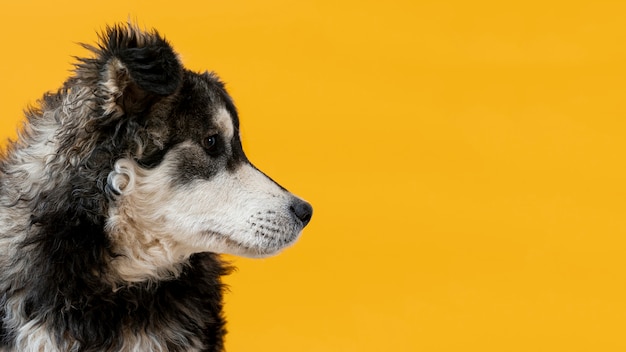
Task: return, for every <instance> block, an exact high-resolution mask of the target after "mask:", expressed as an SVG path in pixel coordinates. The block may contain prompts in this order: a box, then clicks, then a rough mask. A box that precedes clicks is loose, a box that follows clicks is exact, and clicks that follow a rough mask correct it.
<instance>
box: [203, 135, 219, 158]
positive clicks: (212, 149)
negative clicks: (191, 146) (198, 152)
mask: <svg viewBox="0 0 626 352" xmlns="http://www.w3.org/2000/svg"><path fill="white" fill-rule="evenodd" d="M218 144H219V136H218V135H217V134H214V135H212V136H208V137H206V138H205V139H204V140H203V141H202V147H203V148H204V149H205V150H206V151H207V153H209V154H210V155H216V154H219V152H220V151H219V148H218Z"/></svg>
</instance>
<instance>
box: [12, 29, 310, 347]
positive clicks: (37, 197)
mask: <svg viewBox="0 0 626 352" xmlns="http://www.w3.org/2000/svg"><path fill="white" fill-rule="evenodd" d="M100 39H101V40H100V44H99V45H98V46H96V47H93V46H88V45H86V47H87V48H88V49H90V50H91V51H92V52H93V57H90V58H82V59H79V61H78V63H77V65H76V69H75V73H74V75H73V76H72V77H70V78H69V79H68V80H67V81H66V82H65V84H64V85H63V87H62V88H61V89H60V90H59V91H58V92H56V93H49V94H46V95H44V97H43V98H42V99H41V101H40V102H39V106H38V107H36V108H31V109H29V111H27V121H26V122H25V124H24V127H23V129H22V131H21V132H20V136H19V138H18V139H17V141H15V142H11V143H9V145H8V147H7V149H6V151H5V152H4V154H3V155H2V157H1V160H0V351H4V352H8V351H19V352H27V351H32V352H48V351H85V352H86V351H221V350H223V342H222V340H223V335H224V333H225V329H224V319H223V317H222V290H223V285H222V284H221V281H220V276H221V275H224V274H226V273H227V272H228V269H229V268H228V266H227V265H224V264H223V263H222V262H221V261H220V258H219V255H218V254H219V253H228V254H234V255H241V256H247V257H263V256H269V255H272V254H275V253H278V252H279V251H280V250H282V249H284V248H285V247H287V246H289V245H291V244H292V243H294V241H296V239H297V238H298V236H299V234H300V232H301V230H302V229H303V228H304V226H306V224H307V223H308V222H309V220H310V219H311V215H312V208H311V206H310V205H309V204H308V203H307V202H305V201H303V200H302V199H300V198H298V197H296V196H294V195H292V194H291V193H289V192H288V191H287V190H285V189H284V188H282V187H281V186H279V185H278V184H276V183H275V182H274V181H272V180H271V179H270V178H269V177H267V176H266V175H265V174H263V173H262V172H261V171H259V170H258V169H256V168H255V167H254V166H253V165H252V164H251V163H250V162H249V161H248V159H247V158H246V156H245V154H244V152H243V150H242V146H241V140H240V138H239V120H238V117H237V111H236V109H235V106H234V105H233V102H232V100H231V98H230V97H229V95H228V93H227V92H226V90H225V89H224V85H223V84H222V83H221V82H220V80H219V79H218V78H217V76H216V75H214V74H212V73H195V72H191V71H189V70H186V69H185V68H183V67H182V65H181V63H180V61H179V59H178V57H177V55H176V54H175V53H174V51H173V50H172V48H171V46H170V45H169V44H168V42H167V41H165V40H164V39H163V37H161V36H160V35H159V34H158V33H157V32H156V31H142V30H140V29H138V28H137V27H136V26H134V25H132V24H129V25H118V26H114V27H111V28H108V29H107V30H106V31H105V32H104V33H103V34H102V35H101V38H100Z"/></svg>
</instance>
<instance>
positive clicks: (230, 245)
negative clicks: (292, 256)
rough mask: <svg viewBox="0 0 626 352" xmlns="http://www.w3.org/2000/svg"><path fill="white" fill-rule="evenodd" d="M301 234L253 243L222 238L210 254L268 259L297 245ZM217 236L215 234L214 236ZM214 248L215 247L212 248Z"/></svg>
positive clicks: (291, 234)
mask: <svg viewBox="0 0 626 352" xmlns="http://www.w3.org/2000/svg"><path fill="white" fill-rule="evenodd" d="M300 232H301V231H297V232H293V233H290V234H286V235H284V236H280V237H278V238H273V239H268V238H264V237H261V238H258V239H256V240H253V241H246V242H243V241H239V240H237V239H234V238H233V237H231V236H221V237H222V241H220V242H221V243H220V245H218V246H217V247H216V248H209V252H214V253H220V254H229V255H234V256H239V257H244V258H267V257H272V256H274V255H277V254H279V253H280V252H282V251H283V250H285V249H287V248H289V247H291V246H292V245H293V244H295V243H296V242H297V240H298V238H299V237H300ZM212 235H213V236H215V233H213V234H212ZM211 247H213V246H211Z"/></svg>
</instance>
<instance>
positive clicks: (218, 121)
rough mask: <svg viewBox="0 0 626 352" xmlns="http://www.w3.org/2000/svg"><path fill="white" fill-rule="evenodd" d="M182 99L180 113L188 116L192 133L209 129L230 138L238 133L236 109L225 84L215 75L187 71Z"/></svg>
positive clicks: (181, 93)
mask: <svg viewBox="0 0 626 352" xmlns="http://www.w3.org/2000/svg"><path fill="white" fill-rule="evenodd" d="M179 96H180V100H179V101H180V103H181V104H180V106H179V111H180V112H181V113H183V114H184V115H185V116H186V120H187V123H189V124H190V125H189V127H190V128H191V130H190V131H189V132H190V133H192V134H193V133H197V132H200V131H199V130H205V129H206V128H207V127H209V128H211V129H217V130H219V132H220V133H225V134H227V135H229V136H231V137H232V136H233V135H234V134H235V133H236V130H237V129H238V119H237V112H236V109H235V107H234V105H233V103H232V100H231V98H230V96H229V95H228V93H227V92H226V90H225V89H224V85H223V84H222V83H221V82H220V81H219V79H218V78H217V76H215V75H214V74H209V73H204V74H198V73H195V72H187V73H186V77H185V81H184V84H183V89H182V90H181V91H180V92H179ZM194 130H195V131H194ZM205 133H206V132H205Z"/></svg>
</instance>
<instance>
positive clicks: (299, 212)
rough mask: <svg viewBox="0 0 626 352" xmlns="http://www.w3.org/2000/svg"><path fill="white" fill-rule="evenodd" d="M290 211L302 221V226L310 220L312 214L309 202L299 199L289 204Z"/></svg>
mask: <svg viewBox="0 0 626 352" xmlns="http://www.w3.org/2000/svg"><path fill="white" fill-rule="evenodd" d="M291 211H292V212H293V213H294V215H295V216H296V217H297V218H298V219H299V220H300V221H302V226H303V227H304V226H306V225H307V224H308V223H309V221H311V216H313V207H312V206H311V204H309V203H307V202H305V201H303V200H301V199H296V200H295V201H294V202H293V203H292V204H291Z"/></svg>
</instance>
